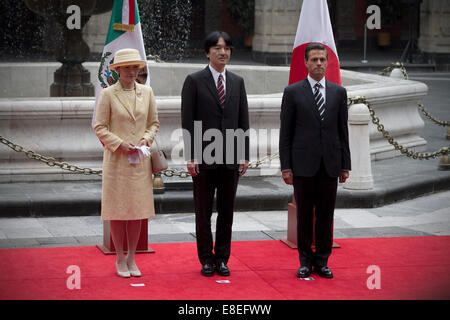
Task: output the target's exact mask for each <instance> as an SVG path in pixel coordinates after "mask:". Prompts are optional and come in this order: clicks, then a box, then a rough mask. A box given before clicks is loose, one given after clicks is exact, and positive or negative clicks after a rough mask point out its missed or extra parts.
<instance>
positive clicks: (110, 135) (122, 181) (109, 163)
mask: <svg viewBox="0 0 450 320" xmlns="http://www.w3.org/2000/svg"><path fill="white" fill-rule="evenodd" d="M158 129H159V121H158V114H157V111H156V102H155V96H154V94H153V90H152V89H151V88H150V87H147V86H144V85H141V84H138V83H136V108H134V106H132V105H130V103H129V102H128V99H127V97H126V93H125V91H124V90H123V89H122V86H121V85H120V82H117V83H116V84H114V85H112V86H110V87H108V88H106V89H103V90H102V91H101V93H100V97H99V99H98V104H97V108H96V112H95V124H94V131H95V134H96V135H97V137H98V138H99V139H100V141H101V142H102V143H103V145H104V148H105V150H104V152H103V175H102V209H101V216H102V220H138V219H147V218H151V217H153V216H154V215H155V207H154V202H153V183H152V171H151V164H150V158H148V157H147V158H145V160H144V161H141V162H140V163H139V164H130V163H129V161H128V155H127V154H125V153H123V152H121V151H120V150H119V149H118V148H119V146H120V144H121V143H122V142H123V141H126V142H130V143H133V144H134V145H138V143H139V141H140V140H141V139H142V138H143V139H145V140H146V141H147V144H148V146H151V145H152V142H153V139H154V137H155V134H156V133H157V132H158Z"/></svg>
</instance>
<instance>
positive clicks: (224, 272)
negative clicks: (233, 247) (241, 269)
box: [216, 262, 230, 277]
mask: <svg viewBox="0 0 450 320" xmlns="http://www.w3.org/2000/svg"><path fill="white" fill-rule="evenodd" d="M216 271H217V273H218V274H220V275H221V276H225V277H228V276H229V275H230V269H228V267H227V265H226V264H225V262H220V263H219V264H218V265H217V266H216Z"/></svg>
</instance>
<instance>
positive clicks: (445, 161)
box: [438, 147, 450, 170]
mask: <svg viewBox="0 0 450 320" xmlns="http://www.w3.org/2000/svg"><path fill="white" fill-rule="evenodd" d="M442 150H443V153H444V154H442V155H441V158H440V160H439V166H438V169H439V170H450V160H449V158H448V151H449V149H448V147H444V148H442Z"/></svg>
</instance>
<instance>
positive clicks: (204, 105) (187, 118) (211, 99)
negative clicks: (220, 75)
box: [181, 66, 249, 169]
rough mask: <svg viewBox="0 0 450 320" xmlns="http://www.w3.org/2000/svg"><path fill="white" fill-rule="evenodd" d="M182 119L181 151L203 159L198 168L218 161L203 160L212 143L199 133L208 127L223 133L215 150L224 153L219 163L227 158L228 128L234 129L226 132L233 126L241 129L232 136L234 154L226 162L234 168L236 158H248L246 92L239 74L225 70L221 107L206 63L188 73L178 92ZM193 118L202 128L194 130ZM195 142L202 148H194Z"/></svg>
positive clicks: (186, 157)
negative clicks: (239, 148) (223, 100)
mask: <svg viewBox="0 0 450 320" xmlns="http://www.w3.org/2000/svg"><path fill="white" fill-rule="evenodd" d="M181 119H182V128H183V129H184V133H185V134H184V154H185V159H186V160H192V159H197V160H199V161H200V159H202V161H201V162H202V163H201V164H200V168H211V167H216V166H217V164H219V163H212V164H211V163H210V164H207V163H204V162H205V161H204V159H203V158H202V155H203V151H204V149H205V148H206V147H207V146H208V145H210V144H211V143H213V141H202V140H203V139H202V137H203V135H204V133H205V131H206V130H208V129H217V130H218V131H220V132H221V133H222V139H223V150H222V151H221V150H219V149H217V150H216V151H218V152H222V153H223V154H222V157H221V159H223V160H222V163H225V160H227V159H226V158H227V150H226V135H227V132H226V131H227V129H232V130H233V131H229V132H228V134H229V136H231V135H230V133H234V132H236V129H242V130H241V133H242V134H241V135H240V138H234V137H233V138H232V139H233V140H234V143H233V146H234V149H233V150H234V157H232V159H231V161H226V163H227V167H228V168H230V169H233V168H237V166H238V164H239V160H249V131H248V129H249V116H248V104H247V94H246V92H245V86H244V79H242V78H241V77H240V76H238V75H236V74H234V73H232V72H230V71H226V96H225V106H224V107H223V108H222V106H221V105H220V102H219V94H218V93H217V88H216V85H215V83H214V79H213V76H212V73H211V71H210V70H209V67H208V66H206V68H205V69H203V70H201V71H198V72H195V73H193V74H190V75H188V76H187V77H186V80H185V82H184V85H183V89H182V92H181ZM194 121H201V131H199V130H198V131H197V132H194V131H195V128H194ZM186 133H188V134H186ZM243 133H246V135H245V136H244V135H243ZM236 136H238V135H236ZM212 140H214V139H212ZM238 140H239V143H240V144H241V146H242V148H241V150H243V151H242V152H238V146H239V144H238V143H237V142H238ZM200 142H202V143H200ZM195 143H197V145H199V144H200V145H201V148H199V147H197V150H195V149H194V146H195ZM210 149H211V146H210ZM210 149H209V150H210ZM189 151H190V152H189ZM200 153H201V154H200ZM213 154H214V153H213ZM238 155H241V156H240V159H238ZM230 156H231V154H230V150H228V157H230ZM229 160H230V159H229Z"/></svg>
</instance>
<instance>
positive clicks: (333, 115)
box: [279, 43, 351, 278]
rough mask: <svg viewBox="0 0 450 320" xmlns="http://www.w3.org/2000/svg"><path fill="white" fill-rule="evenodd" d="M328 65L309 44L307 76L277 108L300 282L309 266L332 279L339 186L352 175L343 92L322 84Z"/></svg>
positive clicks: (318, 49) (288, 91)
mask: <svg viewBox="0 0 450 320" xmlns="http://www.w3.org/2000/svg"><path fill="white" fill-rule="evenodd" d="M327 62H328V52H327V50H326V49H325V47H324V46H322V45H321V44H319V43H311V44H309V45H308V46H307V47H306V50H305V65H306V67H307V69H308V72H309V74H308V76H307V78H306V79H304V80H302V81H300V82H297V83H294V84H292V85H290V86H288V87H286V88H285V90H284V93H283V99H282V104H281V116H280V118H281V129H280V145H279V149H280V162H281V170H282V177H283V179H284V181H285V183H287V184H291V185H292V184H293V185H294V196H295V199H296V204H297V237H298V238H297V245H298V252H299V258H300V268H299V269H298V271H297V276H298V277H299V278H307V277H309V275H310V274H311V272H312V271H313V270H312V267H313V266H314V271H315V272H317V273H318V274H319V275H320V276H322V277H325V278H332V277H333V273H332V271H331V270H330V269H329V268H328V266H327V262H328V258H329V256H330V254H331V247H332V243H333V239H332V232H333V230H332V228H333V215H334V207H335V203H336V192H337V181H338V178H339V182H341V183H343V182H345V180H346V179H347V178H348V176H349V170H350V169H351V165H350V149H349V142H348V126H347V119H348V113H347V91H346V90H345V89H344V88H343V87H341V86H339V85H336V84H334V83H332V82H329V81H328V80H326V79H325V77H324V75H325V71H326V69H327ZM314 208H315V211H314ZM314 212H315V214H314ZM314 215H315V229H314V237H315V252H313V250H312V249H311V245H312V242H313V218H314Z"/></svg>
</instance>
